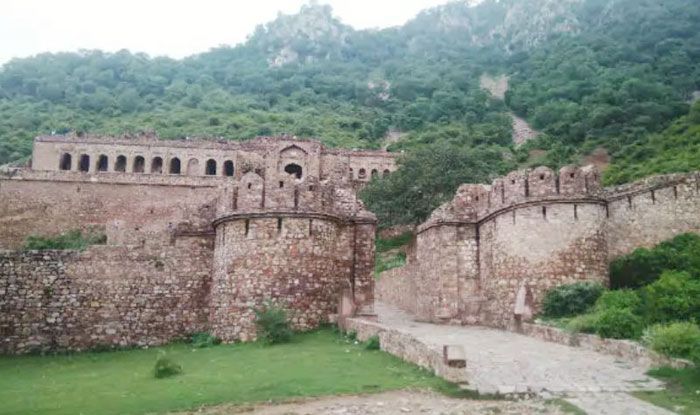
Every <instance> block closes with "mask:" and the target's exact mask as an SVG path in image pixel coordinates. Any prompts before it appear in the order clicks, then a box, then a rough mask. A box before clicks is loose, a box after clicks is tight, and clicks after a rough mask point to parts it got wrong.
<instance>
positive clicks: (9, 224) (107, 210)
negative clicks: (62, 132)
mask: <svg viewBox="0 0 700 415" xmlns="http://www.w3.org/2000/svg"><path fill="white" fill-rule="evenodd" d="M94 179H95V177H92V176H87V177H86V176H85V175H83V174H80V173H72V172H33V171H27V170H24V171H20V172H19V173H18V174H16V175H14V176H12V177H10V178H2V177H0V220H1V221H2V230H0V249H17V248H19V247H21V246H22V244H23V242H24V240H25V238H26V237H27V236H28V235H33V234H36V235H55V234H59V233H61V232H66V231H70V230H73V229H86V228H88V227H93V226H97V227H99V228H102V229H106V231H107V239H108V243H110V244H116V245H119V244H128V245H162V244H169V243H170V240H171V238H172V237H173V236H174V235H175V233H176V232H177V231H178V230H185V229H188V230H191V229H198V230H201V231H207V230H208V231H210V232H211V231H212V228H211V221H212V220H213V219H214V216H215V213H216V199H217V197H218V191H217V185H216V184H217V183H218V181H216V180H214V181H210V180H204V179H199V180H198V179H195V178H186V177H146V176H139V177H132V176H130V175H127V174H110V175H101V176H100V177H99V180H94Z"/></svg>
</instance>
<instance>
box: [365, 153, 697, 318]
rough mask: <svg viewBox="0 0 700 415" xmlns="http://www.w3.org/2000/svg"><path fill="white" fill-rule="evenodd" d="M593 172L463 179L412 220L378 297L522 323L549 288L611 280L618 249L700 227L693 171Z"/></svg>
mask: <svg viewBox="0 0 700 415" xmlns="http://www.w3.org/2000/svg"><path fill="white" fill-rule="evenodd" d="M599 177H600V175H599V173H598V172H597V171H596V170H595V168H593V167H592V166H589V167H585V168H577V167H573V166H567V167H564V168H562V169H561V170H560V171H559V172H558V173H555V172H553V171H552V170H550V169H548V168H545V167H538V168H536V169H532V170H524V171H515V172H512V173H510V174H508V175H507V176H506V177H503V178H498V179H496V180H494V181H493V183H492V184H491V185H472V184H465V185H462V186H460V188H459V189H458V190H457V193H456V195H455V197H454V199H453V200H451V201H450V202H448V203H446V204H444V205H442V206H441V207H439V208H438V209H436V210H435V211H434V212H433V214H432V215H431V217H430V218H429V219H428V220H427V221H426V222H425V223H423V224H422V225H420V226H419V227H418V228H417V231H416V236H415V238H414V240H413V241H412V243H411V245H410V247H409V249H408V255H407V264H406V265H405V266H404V267H401V268H395V269H392V270H389V271H386V272H384V273H382V275H381V276H380V278H379V281H378V283H377V297H378V299H380V300H382V301H384V302H386V303H389V304H392V305H395V306H397V307H399V308H402V309H404V310H406V311H409V312H410V313H412V314H414V315H415V316H416V317H417V318H418V319H419V320H423V321H430V322H444V323H455V324H483V325H489V326H495V327H501V328H521V326H522V323H523V322H525V321H528V320H530V319H531V318H532V316H533V315H534V314H535V313H537V312H538V311H539V307H540V304H541V301H542V298H543V297H544V294H545V293H546V292H547V291H548V290H549V289H551V288H552V287H554V286H557V285H561V284H568V283H573V282H577V281H597V282H601V283H603V284H607V282H608V274H607V273H608V264H609V262H610V261H611V260H612V259H614V258H615V257H617V256H619V255H623V254H626V253H629V252H631V251H632V250H633V249H634V248H637V247H642V246H644V247H649V246H653V245H655V244H657V243H659V242H661V241H663V240H665V239H668V238H671V237H673V236H674V235H677V234H679V233H683V232H700V191H699V190H698V189H699V183H700V176H699V175H698V173H690V174H672V175H664V176H655V177H651V178H648V179H645V180H642V181H639V182H635V183H631V184H628V185H624V186H619V187H614V188H606V189H602V188H601V187H600V184H599V183H600V180H599Z"/></svg>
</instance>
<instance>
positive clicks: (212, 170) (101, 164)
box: [58, 153, 234, 176]
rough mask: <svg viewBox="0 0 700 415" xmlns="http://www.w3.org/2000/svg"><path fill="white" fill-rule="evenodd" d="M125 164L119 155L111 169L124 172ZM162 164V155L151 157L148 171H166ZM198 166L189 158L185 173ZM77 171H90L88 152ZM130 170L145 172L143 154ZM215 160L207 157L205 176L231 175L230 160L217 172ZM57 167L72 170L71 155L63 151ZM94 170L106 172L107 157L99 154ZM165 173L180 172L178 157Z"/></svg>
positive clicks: (190, 173) (125, 169) (194, 170)
mask: <svg viewBox="0 0 700 415" xmlns="http://www.w3.org/2000/svg"><path fill="white" fill-rule="evenodd" d="M127 165H128V161H127V158H126V156H124V155H119V156H117V158H116V159H115V160H114V167H113V171H115V172H126V171H127ZM164 166H165V164H164V163H163V158H162V157H158V156H156V157H153V158H152V159H151V164H150V169H149V170H150V171H149V172H150V173H152V174H162V173H166V172H165V171H164ZM198 166H199V160H197V159H194V158H193V159H190V160H189V162H188V165H187V167H188V168H187V172H186V174H187V175H195V174H197V171H196V169H197V168H198ZM77 167H78V171H82V172H89V171H90V155H88V154H81V155H80V158H79V159H78V165H77ZM131 167H132V168H131V171H132V172H133V173H146V172H147V171H146V159H145V158H144V157H143V156H136V157H134V159H133V160H132V165H131ZM217 167H218V166H217V162H216V160H214V159H209V160H207V162H206V164H205V166H204V174H205V175H206V176H216V175H217V174H220V175H222V176H233V174H234V168H233V161H231V160H226V161H224V164H223V169H222V170H221V171H220V172H219V171H218V169H217ZM58 168H59V169H60V170H72V169H73V156H72V155H71V154H70V153H63V154H62V155H61V159H60V160H59V165H58ZM94 171H97V172H107V171H109V157H108V156H106V155H104V154H100V155H99V156H98V157H97V160H96V161H95V169H94ZM167 173H168V174H182V163H181V162H180V159H179V158H177V157H173V158H171V159H170V160H169V162H168V164H167Z"/></svg>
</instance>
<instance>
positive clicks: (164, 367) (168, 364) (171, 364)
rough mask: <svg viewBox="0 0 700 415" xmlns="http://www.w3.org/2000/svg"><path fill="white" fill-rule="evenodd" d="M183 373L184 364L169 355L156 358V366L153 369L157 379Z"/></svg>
mask: <svg viewBox="0 0 700 415" xmlns="http://www.w3.org/2000/svg"><path fill="white" fill-rule="evenodd" d="M180 373H182V366H180V365H179V364H177V363H175V361H173V360H172V359H170V358H169V357H167V356H160V357H159V358H158V360H156V366H155V368H154V371H153V375H154V376H155V377H156V378H157V379H162V378H168V377H171V376H175V375H179V374H180Z"/></svg>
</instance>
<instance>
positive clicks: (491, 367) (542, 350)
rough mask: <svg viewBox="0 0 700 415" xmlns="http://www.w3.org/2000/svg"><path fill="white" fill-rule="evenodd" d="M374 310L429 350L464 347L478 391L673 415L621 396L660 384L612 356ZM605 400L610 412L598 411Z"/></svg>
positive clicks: (383, 321) (469, 375)
mask: <svg viewBox="0 0 700 415" xmlns="http://www.w3.org/2000/svg"><path fill="white" fill-rule="evenodd" d="M375 310H376V312H377V314H378V317H379V323H380V324H382V325H384V326H387V327H389V328H391V329H394V330H397V331H400V332H402V333H406V334H410V335H411V336H412V337H413V338H415V339H417V340H418V341H420V342H421V343H424V344H426V345H427V346H428V347H430V348H434V349H435V350H442V347H443V346H444V345H460V346H462V347H463V348H464V351H465V356H466V361H467V367H466V369H465V370H466V371H467V376H466V378H467V379H468V380H469V386H470V387H471V388H474V389H476V390H478V391H479V392H482V393H495V392H498V393H501V394H509V393H536V394H538V395H540V396H543V397H548V396H564V397H567V398H570V399H571V402H572V403H574V404H575V405H577V406H579V407H581V408H582V409H584V410H587V412H589V413H591V414H603V413H611V414H612V413H614V414H670V413H671V412H668V411H666V410H663V409H661V408H657V407H656V406H653V405H650V404H648V403H646V402H644V401H641V400H638V399H636V398H634V397H632V396H631V395H628V394H626V393H624V392H629V391H637V390H658V389H662V388H663V383H662V382H660V381H658V380H656V379H653V378H651V377H649V376H647V375H645V374H644V372H645V370H644V369H643V368H640V367H635V366H633V365H631V364H628V363H626V362H623V361H620V360H617V359H616V358H615V357H613V356H609V355H604V354H601V353H597V352H594V351H590V350H585V349H581V348H575V347H570V346H564V345H561V344H556V343H549V342H545V341H542V340H538V339H535V338H532V337H528V336H524V335H520V334H516V333H512V332H507V331H501V330H495V329H489V328H484V327H474V326H447V325H438V324H429V323H419V322H415V321H413V320H412V318H411V316H410V315H408V314H406V313H404V312H402V311H400V310H397V309H395V308H392V307H389V306H387V305H384V304H381V303H377V304H376V306H375ZM621 392H622V393H621ZM606 402H608V403H609V404H610V406H611V410H613V411H614V412H601V409H600V408H601V406H600V405H599V404H601V403H603V404H605V403H606ZM596 405H598V406H596ZM604 406H605V405H603V407H604ZM587 408H588V409H587Z"/></svg>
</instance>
